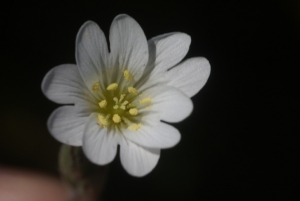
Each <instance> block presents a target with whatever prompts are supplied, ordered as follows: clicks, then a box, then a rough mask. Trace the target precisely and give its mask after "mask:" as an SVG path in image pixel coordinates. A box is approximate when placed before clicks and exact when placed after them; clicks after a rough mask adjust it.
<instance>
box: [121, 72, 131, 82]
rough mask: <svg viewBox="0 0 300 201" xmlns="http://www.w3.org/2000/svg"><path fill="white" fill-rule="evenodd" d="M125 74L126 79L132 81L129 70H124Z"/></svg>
mask: <svg viewBox="0 0 300 201" xmlns="http://www.w3.org/2000/svg"><path fill="white" fill-rule="evenodd" d="M123 73H124V77H125V79H126V80H127V81H130V80H132V75H131V73H130V72H129V71H128V70H124V71H123Z"/></svg>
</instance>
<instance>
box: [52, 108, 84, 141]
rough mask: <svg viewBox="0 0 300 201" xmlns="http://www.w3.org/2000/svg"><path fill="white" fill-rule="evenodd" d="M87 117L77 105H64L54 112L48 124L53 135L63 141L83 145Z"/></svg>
mask: <svg viewBox="0 0 300 201" xmlns="http://www.w3.org/2000/svg"><path fill="white" fill-rule="evenodd" d="M87 117H88V116H87V115H86V114H85V113H83V112H79V111H78V110H76V108H75V106H62V107H59V108H57V109H56V110H54V111H53V112H52V114H51V115H50V117H49V119H48V122H47V126H48V129H49V131H50V133H51V135H52V136H53V137H54V138H55V139H57V140H58V141H60V142H61V143H64V144H68V145H72V146H81V145H82V138H83V129H84V125H85V122H86V120H87Z"/></svg>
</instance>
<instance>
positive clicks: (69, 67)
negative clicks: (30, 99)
mask: <svg viewBox="0 0 300 201" xmlns="http://www.w3.org/2000/svg"><path fill="white" fill-rule="evenodd" d="M42 92H43V93H44V94H45V96H46V97H47V98H48V99H50V100H51V101H53V102H56V103H60V104H72V103H77V102H80V101H81V102H82V101H92V100H93V98H91V94H90V92H89V91H88V90H87V88H86V85H85V84H84V82H83V80H82V78H81V76H80V74H79V71H78V69H77V66H76V65H74V64H63V65H59V66H56V67H54V68H52V69H51V70H50V71H49V72H48V73H47V74H46V76H45V77H44V79H43V81H42Z"/></svg>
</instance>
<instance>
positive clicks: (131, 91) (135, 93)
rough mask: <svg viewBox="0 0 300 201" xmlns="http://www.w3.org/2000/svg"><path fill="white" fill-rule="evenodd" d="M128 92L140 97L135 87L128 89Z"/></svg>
mask: <svg viewBox="0 0 300 201" xmlns="http://www.w3.org/2000/svg"><path fill="white" fill-rule="evenodd" d="M128 92H129V93H130V94H133V95H138V91H137V90H136V88H134V87H128Z"/></svg>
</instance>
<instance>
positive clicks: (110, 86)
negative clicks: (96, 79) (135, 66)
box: [106, 83, 118, 91]
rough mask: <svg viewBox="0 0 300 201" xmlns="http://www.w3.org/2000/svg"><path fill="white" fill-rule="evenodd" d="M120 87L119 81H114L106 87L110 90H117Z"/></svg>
mask: <svg viewBox="0 0 300 201" xmlns="http://www.w3.org/2000/svg"><path fill="white" fill-rule="evenodd" d="M117 88H118V84H117V83H112V84H110V85H108V87H107V88H106V89H107V90H108V91H112V90H116V89H117Z"/></svg>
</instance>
